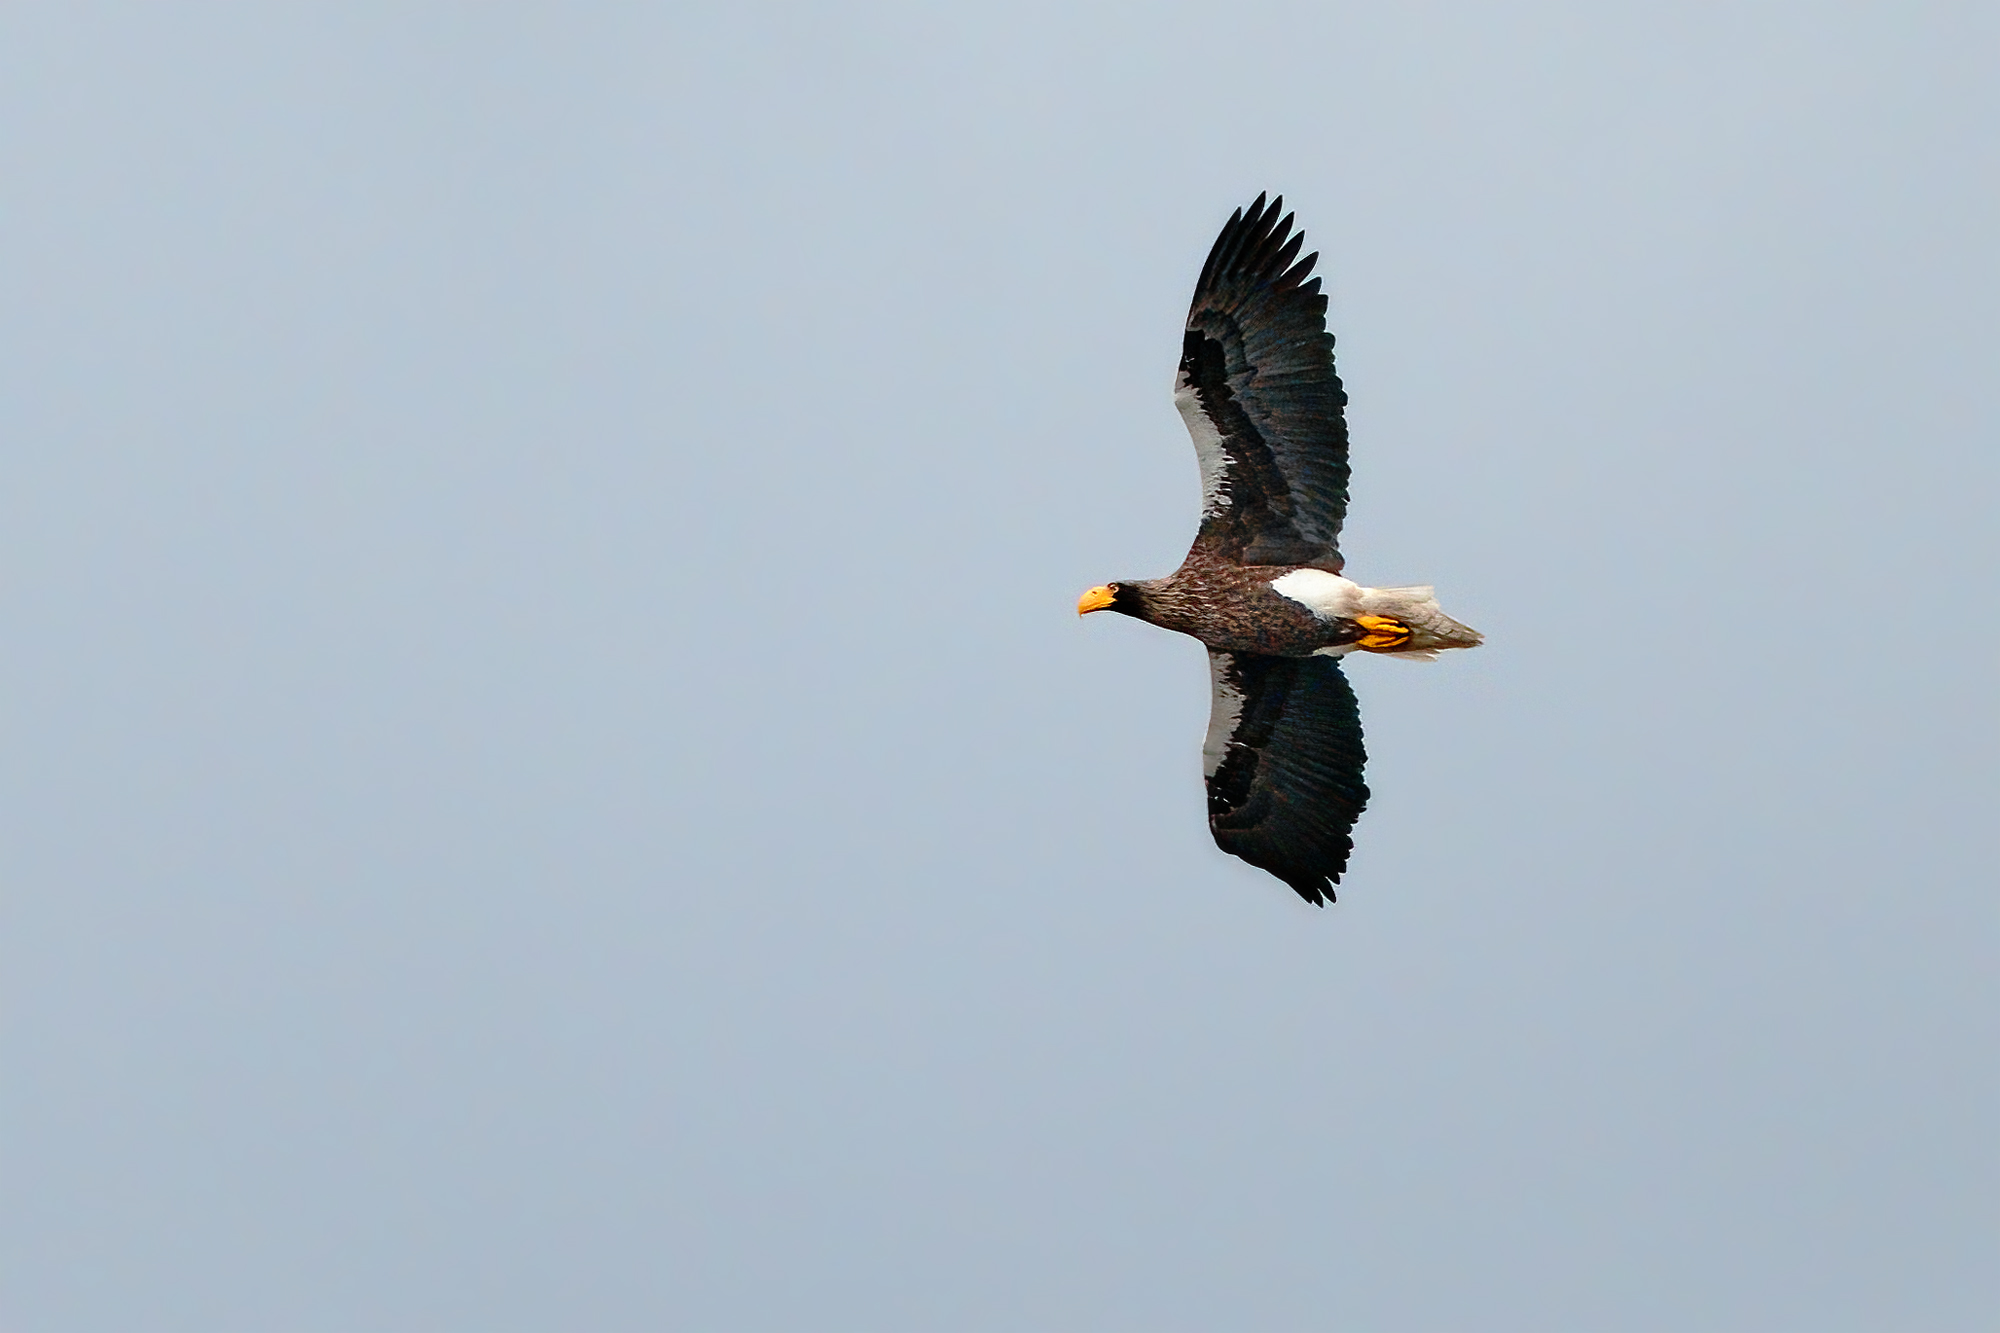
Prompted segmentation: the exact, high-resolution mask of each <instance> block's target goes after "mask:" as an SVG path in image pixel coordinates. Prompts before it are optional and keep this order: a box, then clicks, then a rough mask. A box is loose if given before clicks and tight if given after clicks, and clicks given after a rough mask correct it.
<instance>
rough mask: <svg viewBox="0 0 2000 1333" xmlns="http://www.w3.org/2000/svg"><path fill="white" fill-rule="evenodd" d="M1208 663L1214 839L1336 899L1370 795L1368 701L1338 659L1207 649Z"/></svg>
mask: <svg viewBox="0 0 2000 1333" xmlns="http://www.w3.org/2000/svg"><path fill="white" fill-rule="evenodd" d="M1208 665H1209V671H1210V674H1211V676H1212V680H1213V685H1214V698H1213V701H1212V703H1211V706H1210V713H1209V720H1208V739H1207V740H1206V741H1205V742H1204V743H1203V745H1202V748H1201V753H1202V768H1203V771H1204V772H1205V773H1206V774H1207V777H1208V827H1209V831H1210V832H1212V833H1214V834H1215V843H1216V846H1218V847H1220V848H1222V850H1223V851H1225V852H1228V853H1230V854H1231V855H1232V856H1240V857H1242V858H1243V859H1244V860H1245V861H1248V862H1249V863H1250V864H1251V865H1253V866H1256V867H1258V868H1259V869H1261V870H1268V871H1270V872H1271V873H1272V874H1273V875H1276V876H1277V877H1278V878H1279V879H1281V880H1283V881H1285V883H1287V884H1289V885H1291V886H1292V888H1293V889H1294V890H1296V891H1297V892H1298V895H1299V896H1300V897H1301V898H1304V899H1305V900H1306V901H1307V902H1309V903H1319V902H1321V901H1322V899H1324V900H1325V901H1328V902H1331V901H1332V900H1333V886H1334V885H1335V884H1337V883H1339V882H1340V874H1341V872H1342V871H1343V870H1345V869H1347V856H1348V853H1349V852H1351V851H1352V850H1353V849H1354V840H1353V838H1352V837H1351V836H1350V834H1351V833H1352V831H1353V829H1354V821H1355V820H1357V819H1359V818H1360V817H1361V811H1362V810H1363V809H1364V808H1365V807H1366V806H1367V804H1368V784H1367V783H1365V782H1363V781H1362V780H1361V770H1362V768H1363V767H1364V766H1365V764H1366V763H1367V759H1368V755H1367V752H1366V751H1365V750H1364V749H1363V748H1362V745H1361V710H1360V707H1359V706H1358V705H1357V704H1356V703H1355V701H1354V691H1353V689H1351V688H1350V687H1349V686H1348V683H1347V677H1346V676H1345V675H1344V674H1342V672H1341V670H1340V662H1339V659H1337V658H1332V657H1263V656H1259V655H1256V654H1253V653H1218V652H1210V653H1209V655H1208Z"/></svg>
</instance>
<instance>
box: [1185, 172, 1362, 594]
mask: <svg viewBox="0 0 2000 1333" xmlns="http://www.w3.org/2000/svg"><path fill="white" fill-rule="evenodd" d="M1283 207H1284V200H1283V198H1278V199H1274V200H1272V201H1271V203H1270V206H1269V207H1268V208H1267V207H1266V206H1265V204H1264V196H1263V195H1261V194H1260V195H1258V196H1257V202H1256V203H1254V204H1252V205H1251V206H1250V211H1249V212H1248V213H1245V212H1243V211H1242V210H1241V209H1238V210H1237V211H1236V213H1235V214H1234V215H1232V216H1231V217H1230V219H1229V225H1228V226H1226V227H1224V228H1223V229H1222V234H1221V235H1220V236H1218V237H1216V238H1215V246H1214V248H1213V249H1211V250H1210V251H1209V254H1208V262H1207V263H1206V264H1204V265H1202V269H1201V281H1200V282H1199V283H1198V284H1196V286H1195V293H1194V304H1193V306H1192V307H1191V308H1190V309H1189V310H1188V321H1187V332H1186V335H1185V336H1184V338H1183V339H1182V343H1181V364H1180V372H1179V374H1178V376H1177V377H1176V378H1175V381H1174V405H1175V406H1176V407H1178V408H1180V411H1181V417H1182V419H1183V420H1185V421H1186V422H1187V427H1188V433H1189V434H1190V435H1192V436H1193V437H1194V447H1195V453H1196V455H1197V456H1198V457H1199V458H1200V460H1201V482H1202V516H1201V531H1200V533H1199V534H1198V535H1197V536H1196V537H1195V547H1196V549H1197V550H1201V549H1204V548H1206V551H1207V553H1208V554H1209V556H1210V557H1211V558H1220V559H1225V560H1232V561H1235V562H1236V563H1238V564H1244V565H1312V566H1315V567H1317V568H1319V569H1325V570H1329V571H1331V572H1333V573H1336V574H1337V573H1339V572H1340V568H1341V558H1340V524H1341V520H1342V519H1343V518H1345V517H1346V515H1347V421H1346V418H1345V417H1344V416H1343V415H1342V413H1343V411H1344V409H1345V408H1346V406H1347V395H1346V393H1345V392H1344V391H1343V390H1342V389H1341V387H1340V377H1339V376H1338V375H1336V374H1334V371H1333V337H1332V335H1331V334H1329V333H1328V332H1327V331H1326V297H1324V296H1322V295H1321V294H1320V290H1319V279H1318V278H1308V277H1307V276H1306V275H1307V274H1309V273H1311V272H1312V266H1313V263H1314V261H1315V260H1317V259H1318V258H1319V256H1318V255H1316V254H1314V255H1307V256H1306V257H1305V258H1304V259H1299V260H1298V262H1296V263H1294V262H1293V260H1294V259H1296V258H1297V255H1298V253H1299V248H1300V246H1301V245H1302V244H1303V243H1304V241H1305V233H1304V232H1298V233H1296V234H1294V233H1293V232H1292V219H1291V216H1290V215H1289V214H1287V215H1285V217H1284V218H1283V219H1282V220H1281V219H1280V218H1279V216H1278V214H1279V210H1280V209H1282V208H1283ZM1288 238H1289V239H1288Z"/></svg>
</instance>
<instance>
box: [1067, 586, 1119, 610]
mask: <svg viewBox="0 0 2000 1333" xmlns="http://www.w3.org/2000/svg"><path fill="white" fill-rule="evenodd" d="M1117 600H1118V594H1117V593H1115V592H1113V591H1112V590H1111V585H1110V584H1108V583H1106V584H1102V585H1100V586H1098V587H1095V588H1092V589H1091V590H1090V591H1089V592H1087V593H1085V594H1084V595H1083V596H1081V597H1079V598H1077V599H1076V613H1077V614H1078V615H1080V616H1087V615H1089V614H1090V613H1091V612H1092V611H1102V610H1103V609H1104V608H1105V607H1107V606H1109V605H1111V604H1112V603H1113V602H1115V601H1117Z"/></svg>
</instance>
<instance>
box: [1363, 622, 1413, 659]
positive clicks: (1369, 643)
mask: <svg viewBox="0 0 2000 1333" xmlns="http://www.w3.org/2000/svg"><path fill="white" fill-rule="evenodd" d="M1354 623H1355V624H1357V625H1359V626H1361V628H1362V629H1364V630H1366V631H1368V632H1367V633H1366V634H1363V635H1362V636H1361V638H1360V640H1359V642H1358V643H1357V645H1356V646H1357V647H1361V648H1366V649H1368V650H1369V651H1370V652H1377V653H1380V652H1386V651H1388V650H1389V649H1391V648H1400V647H1402V646H1403V645H1404V644H1406V643H1408V642H1409V641H1410V636H1411V635H1412V634H1414V633H1416V631H1415V630H1413V629H1411V628H1410V627H1409V626H1408V625H1405V624H1404V623H1403V622H1402V621H1400V620H1391V619H1390V618H1389V617H1387V616H1356V617H1354Z"/></svg>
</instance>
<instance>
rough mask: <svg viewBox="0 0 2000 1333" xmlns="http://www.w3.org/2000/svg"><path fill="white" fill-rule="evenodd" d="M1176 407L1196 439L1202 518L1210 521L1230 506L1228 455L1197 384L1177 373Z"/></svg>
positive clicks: (1189, 432)
mask: <svg viewBox="0 0 2000 1333" xmlns="http://www.w3.org/2000/svg"><path fill="white" fill-rule="evenodd" d="M1174 406H1175V407H1177V408H1179V409H1180V413H1181V420H1182V421H1185V422H1186V423H1187V428H1188V434H1189V435H1190V436H1191V437H1192V438H1193V439H1194V456H1195V459H1196V461H1198V462H1199V463H1200V464H1201V516H1202V517H1203V518H1207V517H1209V516H1210V515H1211V514H1214V513H1215V512H1216V511H1218V510H1221V509H1227V508H1228V507H1229V505H1230V499H1229V452H1228V451H1227V450H1226V449H1224V448H1223V447H1222V433H1221V432H1220V431H1218V430H1216V428H1215V423H1214V422H1213V421H1210V420H1209V419H1208V413H1206V412H1204V411H1202V410H1201V397H1200V395H1198V394H1197V393H1195V391H1194V385H1192V384H1190V383H1189V382H1188V380H1187V377H1186V376H1184V375H1181V374H1178V373H1177V374H1175V376H1174Z"/></svg>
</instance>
